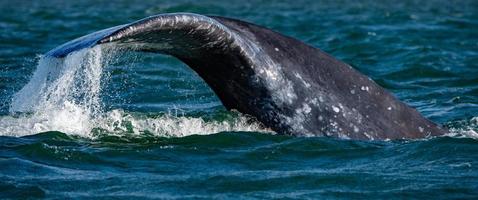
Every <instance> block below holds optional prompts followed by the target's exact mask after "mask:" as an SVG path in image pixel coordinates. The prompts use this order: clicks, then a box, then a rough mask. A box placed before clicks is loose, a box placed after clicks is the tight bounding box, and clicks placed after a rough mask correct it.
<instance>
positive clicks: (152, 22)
mask: <svg viewBox="0 0 478 200" xmlns="http://www.w3.org/2000/svg"><path fill="white" fill-rule="evenodd" d="M99 44H105V45H114V46H115V47H117V48H121V49H127V50H132V51H145V52H156V53H162V54H168V55H172V56H174V57H176V58H178V59H179V60H181V61H183V62H184V63H186V64H187V65H188V66H190V67H191V68H192V69H193V70H195V71H196V72H197V73H198V74H199V76H201V77H202V78H203V79H204V81H206V83H207V84H208V85H209V86H210V87H211V88H212V89H213V91H214V92H215V93H216V95H217V96H218V97H219V99H220V100H221V102H222V103H223V105H224V106H225V107H226V108H227V109H236V110H238V111H240V112H242V113H245V114H249V115H252V116H254V117H256V118H257V119H258V120H259V121H260V122H262V123H263V124H264V125H266V126H268V127H270V128H272V129H273V130H274V131H276V132H278V133H283V134H293V135H307V136H309V135H310V136H331V137H339V138H351V139H369V140H373V139H379V140H381V139H382V140H383V139H402V138H423V137H427V136H434V135H441V134H444V133H445V130H444V129H443V128H441V127H440V126H438V125H436V124H435V123H433V122H431V121H429V120H427V119H426V118H424V117H422V116H421V114H420V113H418V112H417V111H416V110H415V109H413V108H411V107H409V106H407V105H406V104H404V103H402V102H400V101H399V100H397V99H396V98H395V97H394V96H393V95H391V94H390V93H389V92H387V91H386V90H384V89H383V88H382V87H380V86H379V85H377V84H376V83H374V82H373V81H371V80H370V79H369V78H368V77H366V76H365V75H362V74H361V73H359V72H358V71H356V70H355V69H353V68H352V67H350V66H349V65H347V64H345V63H343V62H341V61H339V60H337V59H335V58H333V57H332V56H330V55H328V54H326V53H325V52H323V51H321V50H319V49H317V48H314V47H311V46H309V45H307V44H304V43H302V42H300V41H298V40H296V39H294V38H291V37H287V36H284V35H282V34H280V33H277V32H274V31H272V30H269V29H267V28H264V27H261V26H258V25H254V24H251V23H247V22H243V21H239V20H235V19H229V18H224V17H217V16H204V15H198V14H191V13H175V14H161V15H156V16H152V17H148V18H145V19H142V20H139V21H136V22H133V23H130V24H125V25H120V26H116V27H112V28H109V29H105V30H101V31H98V32H95V33H91V34H89V35H86V36H83V37H81V38H78V39H75V40H73V41H71V42H68V43H66V44H64V45H61V46H59V47H58V48H56V49H53V50H51V51H50V52H48V53H47V54H46V56H53V57H64V56H66V55H68V54H69V53H71V52H74V51H77V50H80V49H83V48H88V47H92V46H95V45H99Z"/></svg>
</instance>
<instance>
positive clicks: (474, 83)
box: [0, 0, 478, 199]
mask: <svg viewBox="0 0 478 200" xmlns="http://www.w3.org/2000/svg"><path fill="white" fill-rule="evenodd" d="M169 12H194V13H199V14H209V15H220V16H227V17H233V18H237V19H242V20H245V21H249V22H253V23H256V24H259V25H262V26H265V27H268V28H270V29H273V30H276V31H278V32H281V33H284V34H286V35H289V36H292V37H295V38H298V39H300V40H302V41H304V42H306V43H308V44H311V45H313V46H316V47H318V48H321V49H323V50H324V51H326V52H328V53H330V54H332V55H334V56H335V57H336V58H339V59H340V60H343V61H344V62H346V63H349V64H351V65H352V66H353V67H354V68H356V69H358V70H359V71H361V72H362V73H364V74H366V75H368V76H369V77H370V78H371V79H372V80H374V81H376V82H377V83H378V84H380V85H381V86H383V87H385V88H387V89H388V90H390V91H391V92H393V93H394V94H395V95H396V96H397V97H398V98H399V99H401V100H402V101H404V102H406V103H408V104H409V105H411V106H413V107H415V108H416V109H417V110H419V111H420V112H421V113H422V114H423V115H424V116H426V117H427V118H429V119H431V120H433V121H435V122H437V123H439V124H442V125H443V126H446V127H447V128H449V129H450V133H449V134H448V135H446V136H442V137H436V138H429V139H422V140H399V141H354V140H343V139H334V138H319V137H293V136H284V135H277V134H275V133H274V132H272V131H271V130H269V129H268V128H267V127H264V126H263V125H261V124H260V123H258V122H256V121H255V120H254V119H253V118H251V117H249V116H245V115H242V114H240V113H238V112H235V111H227V110H225V108H224V107H223V106H222V105H221V103H220V101H219V100H218V98H217V97H216V96H215V94H214V93H213V92H212V90H211V89H209V87H208V86H207V85H206V84H205V83H204V82H203V81H202V80H201V79H200V78H199V76H198V75H197V74H195V73H194V72H193V71H192V70H191V69H189V68H188V67H187V66H186V65H185V64H183V63H181V62H180V61H178V60H176V59H174V58H172V57H169V56H164V55H156V54H149V53H127V52H112V51H111V50H109V49H105V48H103V47H95V48H92V49H85V50H82V51H79V52H76V53H74V54H72V55H69V56H68V57H67V58H66V59H65V60H64V61H60V60H55V59H51V58H44V57H42V54H44V53H45V52H47V51H49V50H50V49H53V48H55V47H56V46H58V45H61V44H63V43H65V42H67V41H69V40H72V39H74V38H76V37H80V36H83V35H85V34H88V33H91V32H94V31H96V30H100V29H104V28H108V27H112V26H115V25H119V24H124V23H128V22H131V21H134V20H138V19H141V18H144V17H147V16H150V15H155V14H161V13H169ZM477 63H478V2H477V1H471V0H470V1H456V2H451V1H445V0H430V1H413V0H402V1H398V0H390V1H383V2H382V1H380V2H379V1H372V0H370V1H312V0H310V1H307V0H295V1H274V2H272V1H259V0H254V1H231V2H227V1H209V0H205V1H183V0H174V1H173V0H166V1H150V0H147V1H145V0H142V1H139V0H130V1H94V0H84V1H57V0H50V1H46V0H45V1H43V0H38V1H15V2H13V1H7V0H0V198H2V199H3V198H7V199H10V198H13V199H27V198H53V199H65V198H68V199H69V198H88V199H91V198H99V199H102V198H103V199H110V198H125V199H146V198H160V199H177V198H180V199H183V198H186V199H211V198H217V199H227V198H230V199H237V198H243V199H266V198H280V199H282V198H285V199H307V198H310V199H322V198H327V199H343V198H345V199H348V198H361V199H391V198H392V199H393V198H398V199H410V198H420V199H427V198H439V199H441V198H443V199H448V198H470V199H473V198H478V154H477V153H478V133H477V131H478V114H477V113H478V64H477Z"/></svg>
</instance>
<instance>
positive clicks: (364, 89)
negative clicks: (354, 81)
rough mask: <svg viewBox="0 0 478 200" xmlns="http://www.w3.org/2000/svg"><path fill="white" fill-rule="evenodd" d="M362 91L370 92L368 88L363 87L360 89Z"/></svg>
mask: <svg viewBox="0 0 478 200" xmlns="http://www.w3.org/2000/svg"><path fill="white" fill-rule="evenodd" d="M360 89H361V90H363V91H367V92H368V90H369V88H368V86H362V87H360Z"/></svg>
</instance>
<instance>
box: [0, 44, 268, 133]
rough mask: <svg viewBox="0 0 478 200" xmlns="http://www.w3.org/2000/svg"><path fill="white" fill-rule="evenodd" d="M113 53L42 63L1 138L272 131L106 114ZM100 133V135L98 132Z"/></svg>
mask: <svg viewBox="0 0 478 200" xmlns="http://www.w3.org/2000/svg"><path fill="white" fill-rule="evenodd" d="M114 55H115V52H114V51H111V49H108V50H106V49H105V48H104V47H102V46H95V47H93V48H87V49H83V50H80V51H77V52H73V53H71V54H69V55H68V56H66V57H64V58H52V57H42V58H41V59H40V60H39V62H38V66H37V68H36V70H35V72H34V74H33V76H32V77H31V79H30V81H29V82H28V84H26V85H25V86H24V87H23V88H22V89H21V90H20V91H18V92H17V93H16V94H15V95H14V97H13V99H12V103H11V106H10V112H11V113H12V114H11V115H10V116H3V117H2V118H1V120H0V135H14V136H22V135H30V134H36V133H39V132H44V131H61V132H65V133H68V134H75V135H81V136H85V137H89V136H92V135H93V132H95V131H93V132H92V130H101V132H106V133H108V134H124V133H128V134H141V133H143V132H148V133H153V134H156V135H159V136H187V135H191V134H211V133H217V132H222V131H261V132H263V131H268V130H265V129H263V128H261V125H260V124H258V123H255V122H251V121H250V120H249V119H248V118H246V117H244V116H241V115H239V116H236V117H233V118H232V119H230V120H225V121H221V120H219V121H217V120H216V121H208V120H204V119H202V118H194V117H184V116H175V115H171V114H161V115H159V117H153V118H151V117H148V116H141V115H135V114H131V113H127V112H125V111H123V110H111V111H104V109H103V103H102V101H101V94H102V85H103V83H102V82H103V80H104V68H105V67H106V66H107V65H108V64H109V63H110V62H113V61H114V60H115V56H114ZM96 132H98V131H96Z"/></svg>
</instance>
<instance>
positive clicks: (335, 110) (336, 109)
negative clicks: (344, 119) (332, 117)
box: [332, 106, 340, 113]
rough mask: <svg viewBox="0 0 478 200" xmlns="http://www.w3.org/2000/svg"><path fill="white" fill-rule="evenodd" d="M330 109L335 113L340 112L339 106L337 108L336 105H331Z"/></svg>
mask: <svg viewBox="0 0 478 200" xmlns="http://www.w3.org/2000/svg"><path fill="white" fill-rule="evenodd" d="M332 109H333V110H334V112H336V113H339V112H340V108H338V107H335V106H332Z"/></svg>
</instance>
